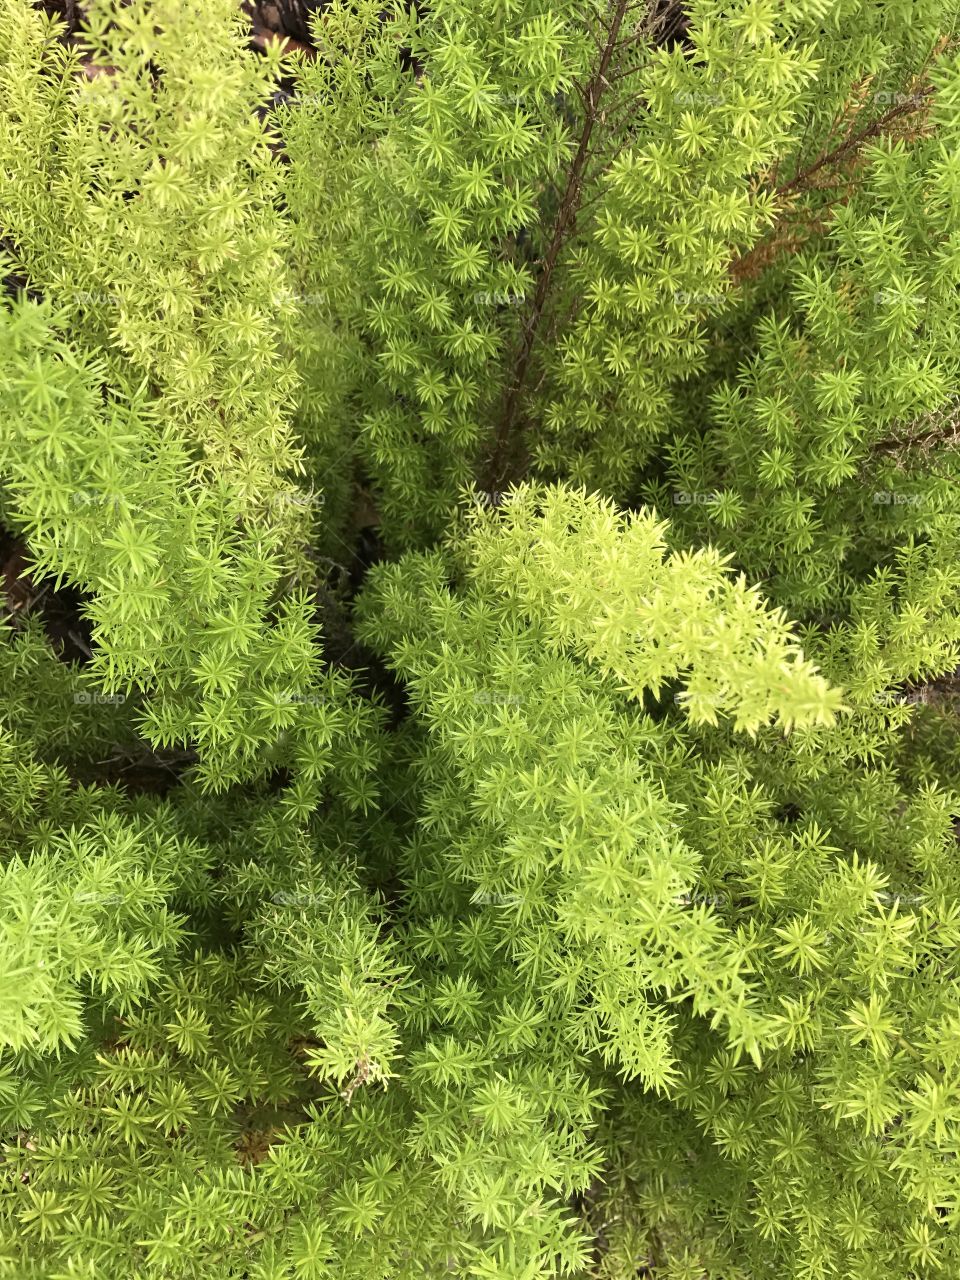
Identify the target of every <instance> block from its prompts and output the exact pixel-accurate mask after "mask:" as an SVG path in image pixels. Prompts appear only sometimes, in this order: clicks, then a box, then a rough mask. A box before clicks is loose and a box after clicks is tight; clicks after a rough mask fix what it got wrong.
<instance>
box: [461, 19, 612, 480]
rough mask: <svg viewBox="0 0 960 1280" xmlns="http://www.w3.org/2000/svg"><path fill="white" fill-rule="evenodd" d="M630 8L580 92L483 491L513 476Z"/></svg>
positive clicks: (608, 39) (608, 37) (610, 28)
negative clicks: (577, 127)
mask: <svg viewBox="0 0 960 1280" xmlns="http://www.w3.org/2000/svg"><path fill="white" fill-rule="evenodd" d="M629 7H630V2H629V0H613V4H612V6H611V21H610V25H609V28H608V34H607V41H606V44H605V45H604V48H603V52H602V53H601V56H600V61H599V62H598V64H597V67H596V69H595V71H594V73H593V76H592V78H591V80H590V83H589V85H588V86H587V89H586V92H585V94H584V109H585V115H584V121H583V127H582V129H581V132H580V140H579V142H578V144H577V150H576V154H575V156H574V158H573V163H572V164H571V166H570V171H569V173H568V175H567V184H566V189H565V191H564V193H563V199H562V200H561V202H560V207H559V209H558V210H557V216H556V220H555V222H554V227H553V234H552V236H551V238H550V244H549V247H548V249H547V252H546V254H545V256H544V259H543V267H542V270H541V272H540V276H539V279H538V281H537V288H536V292H535V294H534V298H533V302H532V304H531V307H530V310H529V312H528V314H527V318H526V321H525V323H524V326H523V332H522V334H521V338H520V345H519V347H518V350H517V354H516V358H515V360H514V363H513V370H512V376H511V377H510V379H509V381H508V383H507V387H506V390H505V393H504V397H503V404H502V407H501V410H500V414H499V415H498V425H497V429H496V434H495V437H494V447H493V455H492V458H491V460H490V464H489V468H488V475H487V478H486V482H485V484H484V485H483V486H482V487H483V488H485V489H486V490H488V491H489V490H494V489H500V488H502V487H504V485H505V484H507V483H510V482H511V481H512V480H513V478H514V477H513V475H512V474H510V471H511V462H513V464H514V469H515V468H516V464H517V462H518V459H517V458H516V457H514V458H513V459H511V458H510V456H509V455H510V454H511V453H512V454H514V455H515V454H517V453H518V452H521V451H522V450H521V446H520V442H519V441H518V439H517V436H516V432H515V430H514V428H515V424H516V419H517V414H518V411H519V408H520V402H521V399H522V397H523V393H524V390H525V388H526V384H527V378H528V376H529V372H530V362H531V357H532V355H533V349H534V346H535V344H536V340H537V335H538V333H539V330H540V326H541V324H542V321H543V315H544V309H545V307H546V303H547V299H548V297H549V295H550V290H551V287H552V285H553V280H554V273H555V272H556V268H557V263H558V261H559V258H560V253H561V251H562V249H563V247H564V245H565V244H566V243H567V241H568V239H569V237H570V235H571V234H572V232H573V230H574V228H575V226H576V221H577V215H578V212H579V208H580V201H581V197H582V193H583V182H584V174H585V170H586V166H587V161H588V159H589V156H590V140H591V138H592V136H593V131H594V128H595V127H596V123H597V120H598V118H599V115H600V102H601V100H602V98H603V95H604V91H605V90H606V89H607V88H609V84H608V82H607V78H606V75H607V71H608V70H609V68H610V63H611V60H612V58H613V54H614V51H615V49H616V47H617V42H618V39H619V36H620V28H621V26H622V24H623V19H624V16H625V14H626V12H627V10H628V9H629Z"/></svg>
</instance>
